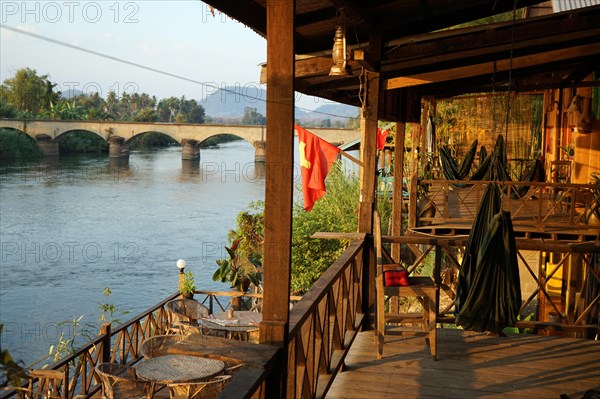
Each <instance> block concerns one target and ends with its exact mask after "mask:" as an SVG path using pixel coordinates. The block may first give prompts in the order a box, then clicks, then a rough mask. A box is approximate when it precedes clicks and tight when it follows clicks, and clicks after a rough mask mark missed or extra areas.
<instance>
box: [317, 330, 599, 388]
mask: <svg viewBox="0 0 600 399" xmlns="http://www.w3.org/2000/svg"><path fill="white" fill-rule="evenodd" d="M437 356H438V360H437V361H434V360H433V359H432V358H431V355H430V352H429V348H428V347H427V346H426V344H425V341H424V339H423V338H421V337H407V336H404V337H402V336H386V343H385V346H384V350H383V359H380V360H378V359H377V348H376V345H375V343H374V339H373V331H366V332H361V333H360V334H359V335H358V337H357V338H356V340H355V341H354V344H353V345H352V348H351V349H350V352H349V353H348V355H347V357H346V362H345V363H346V369H345V371H343V372H342V373H340V374H339V375H338V376H337V377H336V379H335V381H334V382H333V385H332V387H331V389H330V390H329V392H328V394H327V396H326V397H327V398H328V399H336V398H339V399H349V398H355V399H360V398H369V399H371V398H400V397H401V398H442V397H443V398H457V399H458V398H460V399H465V398H504V397H506V398H525V399H526V398H556V399H558V398H560V395H561V394H566V395H568V397H569V398H571V399H573V398H577V399H579V398H581V397H582V396H583V394H584V393H585V392H586V391H587V390H590V389H597V390H600V341H595V340H584V339H571V338H563V337H556V336H541V335H512V336H509V337H502V338H501V337H491V336H487V335H486V334H483V333H475V332H468V331H462V330H455V329H439V330H438V355H437Z"/></svg>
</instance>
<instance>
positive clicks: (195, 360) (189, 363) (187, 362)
mask: <svg viewBox="0 0 600 399" xmlns="http://www.w3.org/2000/svg"><path fill="white" fill-rule="evenodd" d="M224 368H225V363H223V362H222V361H221V360H216V359H209V358H206V357H199V356H186V355H164V356H157V357H153V358H150V359H146V360H144V361H142V362H140V363H139V364H138V365H137V366H136V373H137V376H138V377H139V378H141V379H143V380H146V381H151V382H155V383H159V384H173V383H178V382H194V381H203V380H206V379H208V378H210V377H212V376H214V375H217V374H219V373H220V372H222V371H223V369H224Z"/></svg>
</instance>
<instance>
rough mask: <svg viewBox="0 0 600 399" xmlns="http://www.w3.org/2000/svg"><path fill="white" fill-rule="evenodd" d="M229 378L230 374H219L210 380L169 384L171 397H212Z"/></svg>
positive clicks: (177, 398) (178, 398)
mask: <svg viewBox="0 0 600 399" xmlns="http://www.w3.org/2000/svg"><path fill="white" fill-rule="evenodd" d="M230 380H231V375H219V376H216V377H214V378H212V379H211V380H210V381H201V382H190V383H179V384H169V385H168V388H169V396H170V398H171V399H214V398H216V397H217V396H219V393H221V391H222V390H223V388H225V386H226V385H227V384H228V383H229V381H230Z"/></svg>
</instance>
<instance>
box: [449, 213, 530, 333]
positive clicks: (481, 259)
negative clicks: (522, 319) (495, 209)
mask: <svg viewBox="0 0 600 399" xmlns="http://www.w3.org/2000/svg"><path fill="white" fill-rule="evenodd" d="M470 285H471V287H470V289H469V291H468V293H467V296H466V298H465V300H464V302H463V304H462V306H461V309H460V312H459V314H458V317H457V318H456V325H458V326H462V327H463V328H464V329H465V330H474V331H479V332H483V331H491V332H493V333H496V334H501V333H502V329H504V327H507V326H514V325H515V323H516V322H517V316H518V314H519V309H520V307H521V284H520V278H519V264H518V261H517V247H516V243H515V235H514V231H513V227H512V222H511V219H510V212H507V211H500V212H499V213H498V214H496V215H495V216H494V217H493V218H492V220H491V221H490V224H489V225H488V228H487V230H486V231H485V233H484V235H483V238H482V241H481V246H480V248H479V251H478V255H477V263H476V266H475V270H474V273H473V277H472V279H471V281H470Z"/></svg>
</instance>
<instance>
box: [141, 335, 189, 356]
mask: <svg viewBox="0 0 600 399" xmlns="http://www.w3.org/2000/svg"><path fill="white" fill-rule="evenodd" d="M183 339H185V336H183V335H155V336H154V337H150V338H148V339H146V340H144V341H143V342H142V345H141V346H140V355H142V357H143V358H144V359H150V358H153V357H157V356H164V355H169V354H172V352H170V351H169V349H170V348H172V347H173V345H175V344H177V343H178V342H181V341H182V340H183Z"/></svg>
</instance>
